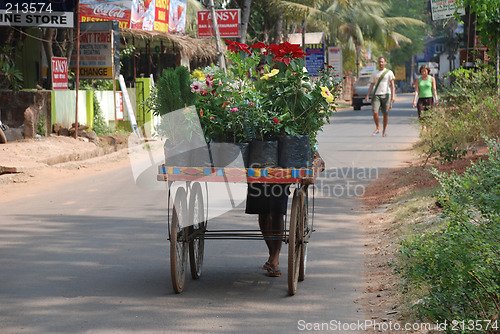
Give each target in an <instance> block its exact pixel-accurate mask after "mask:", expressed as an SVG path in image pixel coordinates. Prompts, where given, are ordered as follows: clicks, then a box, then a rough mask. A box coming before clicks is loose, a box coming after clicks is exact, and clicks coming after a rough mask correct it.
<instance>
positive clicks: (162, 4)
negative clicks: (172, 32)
mask: <svg viewBox="0 0 500 334" xmlns="http://www.w3.org/2000/svg"><path fill="white" fill-rule="evenodd" d="M168 11H169V0H156V8H155V24H154V30H156V31H163V32H168V25H169V22H168V18H169V13H168Z"/></svg>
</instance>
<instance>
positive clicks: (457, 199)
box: [399, 140, 500, 333]
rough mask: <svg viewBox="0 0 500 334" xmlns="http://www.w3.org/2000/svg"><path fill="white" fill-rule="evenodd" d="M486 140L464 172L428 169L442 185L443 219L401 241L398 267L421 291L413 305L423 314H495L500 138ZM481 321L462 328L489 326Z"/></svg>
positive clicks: (498, 305) (444, 317) (499, 285)
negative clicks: (484, 152)
mask: <svg viewBox="0 0 500 334" xmlns="http://www.w3.org/2000/svg"><path fill="white" fill-rule="evenodd" d="M486 142H487V144H488V147H489V154H488V160H485V161H480V162H478V163H477V164H475V165H472V166H471V167H470V168H468V169H467V171H466V172H465V173H464V174H463V175H457V174H456V173H455V172H453V173H451V174H449V175H448V174H445V173H443V174H440V173H438V172H437V171H434V172H433V173H434V175H435V176H436V178H437V179H438V181H439V182H440V184H441V186H442V190H441V191H440V194H439V197H440V202H441V204H442V206H443V221H444V223H443V224H442V225H441V226H440V227H439V228H437V229H434V230H432V231H427V232H425V233H422V234H418V235H412V236H410V237H408V238H406V239H405V240H404V241H403V242H402V245H401V248H400V252H401V258H402V261H401V263H402V264H401V265H400V267H399V270H400V272H401V274H402V275H403V278H404V279H405V283H406V287H407V288H408V289H412V290H415V291H417V292H419V294H420V299H419V302H417V303H415V308H416V310H417V311H418V314H419V316H420V317H421V318H422V319H425V320H430V321H439V322H443V321H447V322H448V323H450V324H451V323H452V321H464V322H465V324H470V322H471V321H474V320H476V319H484V321H485V323H486V321H488V320H491V321H492V323H493V321H495V320H496V319H497V317H498V314H499V311H500V256H499V255H500V153H499V152H500V151H499V150H500V143H499V142H498V141H492V140H486ZM485 323H483V324H482V325H483V326H482V327H481V326H475V327H474V328H473V329H471V330H467V329H465V330H463V331H462V333H471V332H474V333H480V332H485V333H486V332H489V331H491V330H492V328H491V327H489V328H486V326H484V325H485ZM469 329H470V328H469ZM497 329H498V326H497Z"/></svg>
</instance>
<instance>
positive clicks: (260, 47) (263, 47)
mask: <svg viewBox="0 0 500 334" xmlns="http://www.w3.org/2000/svg"><path fill="white" fill-rule="evenodd" d="M250 47H251V48H252V49H267V45H266V44H264V43H262V42H257V43H255V44H254V45H252V46H250Z"/></svg>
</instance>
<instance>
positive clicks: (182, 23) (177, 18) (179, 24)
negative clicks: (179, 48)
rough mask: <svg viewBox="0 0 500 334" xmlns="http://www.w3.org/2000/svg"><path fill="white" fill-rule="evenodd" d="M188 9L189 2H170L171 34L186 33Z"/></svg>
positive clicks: (173, 0) (169, 25)
mask: <svg viewBox="0 0 500 334" xmlns="http://www.w3.org/2000/svg"><path fill="white" fill-rule="evenodd" d="M186 7H187V0H170V20H169V24H168V31H169V32H176V33H181V34H184V33H185V32H186Z"/></svg>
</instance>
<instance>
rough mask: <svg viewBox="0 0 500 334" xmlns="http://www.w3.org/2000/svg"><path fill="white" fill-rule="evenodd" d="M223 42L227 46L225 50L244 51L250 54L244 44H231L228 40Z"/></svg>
mask: <svg viewBox="0 0 500 334" xmlns="http://www.w3.org/2000/svg"><path fill="white" fill-rule="evenodd" d="M224 41H225V42H226V43H227V44H228V46H227V48H228V49H229V50H230V51H233V52H240V51H245V52H246V53H248V54H252V52H250V50H248V45H246V44H243V43H238V42H233V41H230V40H228V39H225V40H224Z"/></svg>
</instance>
